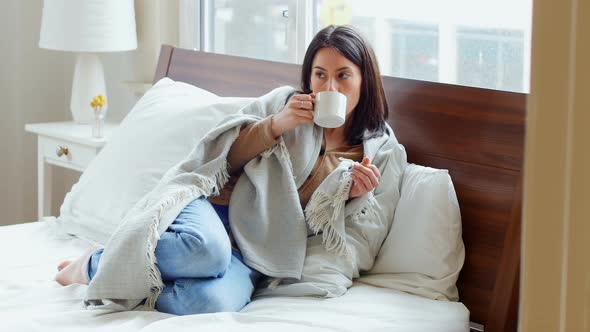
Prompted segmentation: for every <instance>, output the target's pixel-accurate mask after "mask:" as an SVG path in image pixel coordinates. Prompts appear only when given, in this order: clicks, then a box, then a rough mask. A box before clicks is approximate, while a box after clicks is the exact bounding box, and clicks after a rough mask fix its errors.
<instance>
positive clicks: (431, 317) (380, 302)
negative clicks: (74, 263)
mask: <svg viewBox="0 0 590 332" xmlns="http://www.w3.org/2000/svg"><path fill="white" fill-rule="evenodd" d="M88 246H89V244H88V243H86V242H84V241H82V240H80V239H78V238H76V237H73V236H69V235H65V234H63V233H62V232H61V231H60V229H59V224H58V223H57V222H56V221H55V219H51V218H50V219H46V220H45V221H42V222H33V223H26V224H19V225H12V226H4V227H0V266H1V268H0V271H1V272H0V299H2V300H1V301H0V330H1V331H53V330H55V331H81V330H84V331H91V330H97V331H98V330H100V331H103V330H104V331H175V332H176V331H195V330H196V328H198V331H215V332H220V331H257V332H261V331H281V332H288V331H404V332H412V331H427V330H428V331H449V332H458V331H468V330H469V328H468V326H469V311H468V310H467V308H466V307H465V306H464V305H463V304H461V303H454V302H442V301H434V300H429V299H425V298H422V297H418V296H414V295H409V294H405V293H402V292H397V291H394V290H390V289H384V288H378V287H373V286H369V285H366V284H362V283H355V284H354V286H353V287H352V288H351V289H350V290H349V291H348V292H347V293H346V294H345V295H344V296H342V297H339V298H334V299H317V298H309V297H306V298H267V299H259V300H255V301H253V302H252V303H250V304H249V305H248V306H246V308H244V309H243V310H242V311H241V312H240V313H217V314H205V315H191V316H174V315H169V314H163V313H159V312H145V311H144V312H140V311H132V312H118V313H117V312H111V311H106V310H86V309H85V308H84V306H83V304H82V299H83V297H84V293H85V289H86V287H87V286H84V285H70V286H67V287H62V286H60V285H59V284H58V283H56V282H55V281H53V276H54V275H55V272H56V265H57V263H58V262H59V261H61V260H62V259H63V258H67V257H75V256H76V255H77V254H79V253H81V252H83V251H84V250H85V248H87V247H88Z"/></svg>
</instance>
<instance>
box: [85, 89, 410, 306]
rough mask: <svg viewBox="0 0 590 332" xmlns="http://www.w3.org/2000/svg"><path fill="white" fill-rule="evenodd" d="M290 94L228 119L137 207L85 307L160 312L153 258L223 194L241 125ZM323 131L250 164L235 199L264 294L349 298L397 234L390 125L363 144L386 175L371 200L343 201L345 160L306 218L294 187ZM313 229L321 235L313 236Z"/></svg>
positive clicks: (245, 250)
mask: <svg viewBox="0 0 590 332" xmlns="http://www.w3.org/2000/svg"><path fill="white" fill-rule="evenodd" d="M293 91H294V89H293V88H290V87H282V88H278V89H275V90H273V91H271V92H270V93H268V94H266V95H264V96H262V97H260V98H257V99H255V100H254V101H253V102H252V103H250V104H248V105H247V106H245V107H244V108H243V109H241V110H240V111H239V112H238V113H237V114H234V115H230V116H228V117H226V118H225V119H224V120H223V121H222V122H220V123H219V124H218V125H217V126H216V127H215V128H213V129H212V130H211V131H210V132H209V133H208V134H206V135H205V136H204V137H203V138H202V139H201V140H200V141H199V143H198V144H196V146H195V147H194V149H193V150H192V151H191V152H190V153H189V155H188V156H187V157H186V158H185V159H184V160H182V161H181V162H179V163H178V164H176V165H175V166H173V167H172V168H171V169H170V170H168V171H167V172H166V173H165V174H164V176H163V177H162V179H161V180H160V182H159V183H158V184H157V185H156V186H155V188H153V190H151V191H150V192H149V193H148V194H146V195H145V196H144V197H143V198H142V199H141V200H139V201H138V202H137V203H136V204H135V206H134V207H133V208H132V209H130V211H129V212H128V213H127V214H126V216H125V217H124V219H123V220H122V222H121V224H120V226H119V227H118V228H117V229H116V231H115V232H114V233H113V235H112V236H111V237H110V239H109V240H108V241H107V243H106V245H105V248H104V252H103V254H102V257H101V260H100V263H99V267H98V271H97V273H96V275H95V276H94V278H93V279H92V282H91V283H90V285H89V286H88V288H87V293H86V298H85V301H84V302H85V305H86V306H87V308H89V309H96V308H105V309H107V308H108V309H113V310H121V311H122V310H133V309H136V310H137V309H139V310H153V308H154V306H155V303H156V300H157V299H158V296H159V294H160V293H161V291H162V289H163V288H164V284H163V282H162V278H161V275H160V271H159V270H158V265H157V261H156V257H155V254H154V251H155V248H156V245H157V241H158V239H159V237H160V235H161V234H162V233H164V232H165V231H166V229H167V228H168V226H170V224H171V223H172V222H174V220H175V218H176V216H177V215H178V214H179V213H180V212H181V211H182V209H183V208H184V207H185V206H186V205H187V204H188V203H189V202H191V201H192V200H194V199H196V198H199V197H202V196H205V197H209V196H211V195H218V194H219V191H220V190H221V189H222V188H223V186H224V185H225V183H226V182H227V181H228V179H229V174H228V169H229V167H228V166H229V165H228V163H227V154H228V152H229V149H230V148H231V146H232V144H233V142H234V141H235V139H236V138H237V137H238V135H239V132H240V129H241V127H242V126H244V125H247V124H249V123H252V122H255V121H259V120H261V119H263V118H265V117H267V116H269V115H271V114H273V113H276V112H279V111H280V110H281V109H282V108H283V106H284V104H285V102H286V100H287V98H288V96H289V95H290V94H291V93H292V92H293ZM322 133H323V132H322V129H321V128H320V127H317V126H315V125H304V126H299V127H297V128H296V129H295V130H293V131H292V132H289V133H286V134H284V135H283V136H282V137H281V138H280V139H279V142H278V143H277V144H276V145H275V146H273V147H272V148H271V149H269V150H267V151H265V152H263V153H262V154H261V155H259V156H258V157H256V158H254V159H253V160H251V161H250V162H248V163H247V164H246V165H245V166H244V172H243V174H242V176H240V178H239V180H238V182H237V183H236V186H235V188H234V191H233V193H232V197H231V200H230V205H229V211H230V215H231V216H232V217H231V218H232V220H231V223H230V224H231V230H232V233H233V235H234V237H235V240H236V242H237V244H238V247H239V248H240V250H241V253H242V256H243V257H244V262H245V263H246V264H247V265H249V266H251V267H253V268H255V269H256V270H258V271H260V272H262V273H263V274H265V275H267V276H269V277H272V279H270V280H269V284H268V287H267V289H266V291H265V292H262V293H261V295H269V296H271V295H274V294H276V295H285V294H286V295H298V296H300V295H316V296H339V295H341V294H343V293H344V292H345V290H346V289H347V288H348V287H350V284H351V283H352V282H351V280H352V278H353V277H358V274H359V271H361V270H366V269H369V268H370V267H371V266H372V264H373V262H374V258H375V256H376V255H377V252H378V250H379V248H380V246H381V244H382V242H383V240H384V239H385V236H386V234H387V232H388V231H389V228H390V226H391V221H392V220H393V212H394V210H395V206H396V205H397V200H398V199H399V183H400V178H401V174H403V168H404V167H405V165H406V162H405V151H404V150H403V146H401V145H399V144H398V143H397V140H395V136H394V135H393V132H392V131H391V129H390V128H389V127H388V135H384V136H383V137H381V138H377V139H371V140H367V141H365V142H364V148H365V155H366V156H368V157H370V158H371V160H372V162H373V163H374V164H375V165H377V166H378V167H379V168H380V170H381V173H382V179H381V184H380V185H379V187H377V188H376V189H375V191H374V192H373V193H369V194H367V195H364V196H363V197H359V198H355V199H353V200H350V201H349V202H348V203H347V202H346V201H347V199H348V192H349V190H350V184H351V177H350V168H351V167H352V165H353V164H354V162H353V161H351V160H346V159H343V160H342V162H341V164H340V166H339V167H338V168H337V169H336V170H335V171H334V172H332V173H331V174H330V175H329V176H328V178H327V179H326V180H325V181H324V182H322V184H321V185H320V187H319V188H318V189H317V190H316V192H315V193H314V194H313V195H312V197H311V199H310V201H309V203H308V205H307V207H306V209H305V211H303V209H302V207H301V203H300V201H299V195H298V192H297V189H298V188H299V187H300V186H301V185H302V184H303V182H304V181H305V179H307V177H308V176H309V174H310V173H311V171H312V168H313V166H314V164H315V161H316V160H317V158H318V156H319V153H320V148H321V142H322ZM392 157H393V158H392ZM381 188H383V190H382V189H381ZM385 188H388V189H387V190H385ZM390 189H392V190H390ZM308 226H309V228H311V229H312V230H313V231H314V232H315V234H317V235H315V236H312V237H309V238H308V236H307V227H308ZM312 242H313V245H311V246H310V244H312ZM318 244H319V246H318ZM318 248H319V251H318ZM318 264H319V265H318ZM321 265H325V266H333V265H335V266H334V267H333V268H334V272H331V273H328V275H326V274H325V271H323V272H320V273H315V272H314V271H315V270H318V271H322V268H320V267H319V266H321ZM310 277H311V278H310ZM293 285H296V286H295V287H293Z"/></svg>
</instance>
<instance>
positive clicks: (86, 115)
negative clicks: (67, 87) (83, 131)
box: [70, 53, 108, 124]
mask: <svg viewBox="0 0 590 332" xmlns="http://www.w3.org/2000/svg"><path fill="white" fill-rule="evenodd" d="M99 94H102V95H104V96H105V98H106V96H107V92H106V85H105V81H104V70H103V67H102V63H101V62H100V58H99V57H98V56H97V55H96V54H92V53H78V56H77V57H76V68H75V70H74V81H73V83H72V97H71V99H70V110H71V111H72V117H73V118H74V121H75V122H76V123H81V124H90V123H93V121H94V110H93V109H92V107H91V106H90V102H91V101H92V98H93V97H95V96H97V95H99ZM107 101H108V99H107ZM106 111H107V105H105V106H103V108H102V112H103V114H105V115H106Z"/></svg>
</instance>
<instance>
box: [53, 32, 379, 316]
mask: <svg viewBox="0 0 590 332" xmlns="http://www.w3.org/2000/svg"><path fill="white" fill-rule="evenodd" d="M301 88H302V92H300V93H297V92H295V93H292V94H291V96H290V97H289V98H288V100H287V102H286V103H285V104H284V106H283V107H282V109H280V110H277V111H278V112H276V113H274V114H272V115H270V116H268V117H266V118H264V119H262V120H260V121H258V122H255V123H251V124H249V125H247V126H245V127H243V128H242V129H241V130H240V134H239V136H238V138H237V139H236V140H235V142H233V145H232V146H231V149H230V150H229V153H228V155H227V160H228V163H229V165H230V166H231V168H230V174H231V177H230V179H229V181H227V183H226V184H225V186H224V187H223V189H222V190H221V192H220V194H219V195H216V196H210V197H208V198H198V199H195V200H193V201H192V202H190V203H189V204H188V205H187V206H186V207H185V208H184V209H183V210H182V212H181V213H180V214H179V215H178V216H177V217H176V219H175V220H174V222H173V223H172V224H171V225H170V226H169V227H168V229H167V230H166V232H164V233H163V234H162V235H161V237H160V239H159V240H158V242H157V246H156V249H155V256H156V259H157V266H158V269H159V270H160V272H161V277H162V280H163V281H164V284H165V287H164V289H163V292H162V294H161V295H160V296H159V297H158V299H157V302H156V303H155V307H156V309H157V310H159V311H161V312H166V313H172V314H178V315H185V314H196V313H208V312H220V311H239V310H240V309H242V308H243V307H244V306H245V305H246V304H247V303H248V302H249V301H250V298H251V295H252V293H253V291H254V288H255V285H256V283H257V281H258V280H259V279H260V277H262V276H263V274H262V273H260V272H258V271H257V270H256V269H255V268H253V267H250V266H248V265H246V264H245V263H244V260H243V257H242V255H241V252H240V248H238V246H237V245H236V241H234V239H233V237H232V232H231V229H230V222H231V221H230V218H229V212H228V211H229V210H228V205H229V202H230V197H231V195H232V193H233V190H234V187H235V185H236V183H237V181H238V179H239V178H240V176H241V175H242V173H243V172H244V166H245V165H246V164H247V163H248V162H249V161H250V160H252V159H253V158H255V157H257V156H259V155H260V154H261V153H263V152H264V151H266V150H268V149H270V148H271V147H273V146H274V145H275V144H276V143H277V142H278V139H279V138H280V137H281V136H282V135H284V134H286V133H289V132H292V131H293V130H295V129H296V128H298V127H300V126H314V124H313V106H314V100H315V96H316V94H317V93H319V92H321V91H338V92H340V93H342V94H344V95H346V97H347V106H346V122H345V124H344V125H343V126H342V127H339V128H333V129H328V128H324V129H323V137H324V139H323V143H322V147H321V151H320V154H319V157H318V158H317V160H316V161H315V165H314V166H313V169H312V171H311V173H310V174H309V176H308V177H307V179H306V180H305V181H304V182H303V184H302V185H301V186H299V187H298V188H297V192H298V194H299V200H300V202H301V207H306V205H307V203H308V202H309V201H310V199H311V197H312V195H313V194H314V192H315V191H316V188H318V186H320V184H321V183H322V181H323V180H324V179H325V178H326V177H327V176H328V175H329V174H330V173H332V172H333V171H334V169H336V168H337V167H338V165H339V163H340V159H339V158H346V159H348V160H354V161H355V163H354V166H353V167H352V168H351V169H350V172H351V177H352V182H351V185H350V189H349V192H348V200H351V199H354V198H356V197H360V196H363V195H365V194H367V193H370V192H371V191H373V190H374V189H375V188H376V187H377V186H378V185H379V182H380V178H381V174H380V171H379V169H378V168H377V166H376V165H373V164H371V161H370V160H369V159H368V158H366V157H365V158H363V155H364V149H363V146H364V145H363V142H365V141H367V140H369V139H371V138H375V137H381V136H383V135H384V134H385V132H386V128H387V125H386V123H385V120H386V119H387V116H388V108H387V102H386V100H385V95H384V91H383V86H382V83H381V77H380V73H379V68H378V66H377V61H376V59H375V56H374V53H373V51H372V50H371V48H370V46H369V45H368V44H367V42H366V41H365V40H364V39H363V38H362V37H361V36H360V35H359V34H358V33H357V32H356V31H355V30H354V29H352V28H350V27H346V26H340V27H335V26H328V27H326V28H324V29H323V30H321V31H320V32H319V33H318V34H317V35H316V36H315V37H314V39H313V40H312V42H311V44H310V46H309V48H308V49H307V52H306V55H305V59H304V62H303V67H302V76H301ZM347 188H348V187H347ZM231 219H233V218H231ZM308 229H309V228H308ZM316 232H317V231H316ZM313 233H314V232H312V231H308V234H309V235H311V236H313ZM379 245H380V244H379ZM102 253H103V249H98V248H92V249H91V250H89V251H88V252H87V253H86V254H84V255H82V256H81V257H80V258H78V259H77V260H76V261H74V262H69V261H65V262H63V263H61V264H60V265H59V266H58V269H59V270H60V272H59V273H58V274H57V276H56V281H58V282H59V283H60V284H62V285H69V284H72V283H82V284H88V283H89V282H90V281H91V280H92V279H93V278H94V276H95V275H96V273H97V271H98V266H99V261H100V260H101V255H102ZM373 256H374V254H373ZM373 258H374V257H372V258H370V260H371V263H368V264H370V265H372V259H373Z"/></svg>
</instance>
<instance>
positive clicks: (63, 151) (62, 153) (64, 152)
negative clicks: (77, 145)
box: [55, 145, 70, 157]
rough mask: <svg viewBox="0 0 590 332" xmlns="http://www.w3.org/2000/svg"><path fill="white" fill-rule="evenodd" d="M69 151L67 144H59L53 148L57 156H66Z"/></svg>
mask: <svg viewBox="0 0 590 332" xmlns="http://www.w3.org/2000/svg"><path fill="white" fill-rule="evenodd" d="M69 152H70V150H69V149H68V147H67V146H61V145H60V146H59V147H58V148H57V149H56V150H55V154H56V155H57V156H58V157H61V156H67V155H68V153H69Z"/></svg>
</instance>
